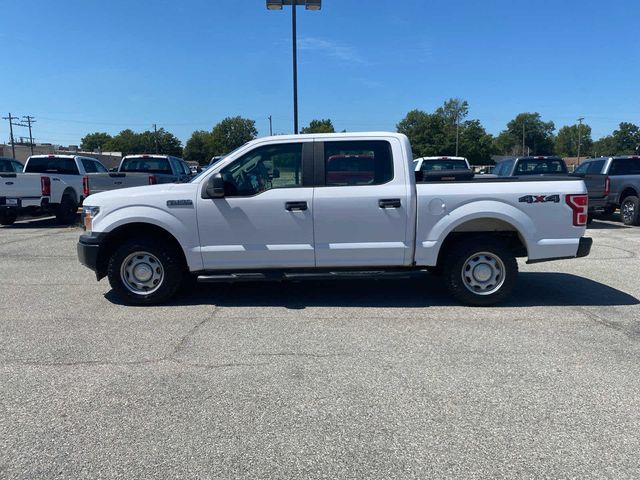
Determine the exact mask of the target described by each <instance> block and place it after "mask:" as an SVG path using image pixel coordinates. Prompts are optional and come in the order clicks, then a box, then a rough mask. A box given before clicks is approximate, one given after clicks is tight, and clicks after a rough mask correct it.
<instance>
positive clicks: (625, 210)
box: [620, 195, 640, 225]
mask: <svg viewBox="0 0 640 480" xmlns="http://www.w3.org/2000/svg"><path fill="white" fill-rule="evenodd" d="M620 215H621V216H622V223H624V224H625V225H640V199H639V198H638V197H636V196H634V195H630V196H628V197H626V198H625V199H624V200H623V201H622V204H621V205H620Z"/></svg>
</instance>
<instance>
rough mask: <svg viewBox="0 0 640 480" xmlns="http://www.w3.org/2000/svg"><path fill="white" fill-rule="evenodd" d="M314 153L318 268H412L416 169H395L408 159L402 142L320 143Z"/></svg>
mask: <svg viewBox="0 0 640 480" xmlns="http://www.w3.org/2000/svg"><path fill="white" fill-rule="evenodd" d="M314 147H315V148H314V154H315V155H314V157H315V172H314V174H315V184H316V188H315V192H314V199H313V209H314V231H315V249H316V266H317V267H366V266H389V267H392V266H402V265H406V264H407V262H410V259H411V258H412V254H411V252H410V250H411V242H410V240H409V239H408V238H407V235H408V229H407V227H408V215H409V213H408V212H409V205H410V202H409V200H410V197H409V195H410V189H409V186H408V183H407V181H406V178H407V175H408V174H409V168H410V166H409V164H408V163H407V162H404V161H402V162H400V161H399V162H395V163H394V158H398V159H400V158H403V154H402V148H401V145H400V142H399V140H397V139H395V138H389V139H387V140H379V139H375V140H372V139H366V138H363V139H362V140H339V139H337V140H333V139H330V140H324V141H319V140H316V142H315V146H314ZM405 163H407V164H406V165H405ZM411 174H413V173H411Z"/></svg>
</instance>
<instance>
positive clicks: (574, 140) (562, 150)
mask: <svg viewBox="0 0 640 480" xmlns="http://www.w3.org/2000/svg"><path fill="white" fill-rule="evenodd" d="M578 132H580V156H581V157H582V156H588V155H590V154H591V151H592V148H593V140H591V127H590V126H589V125H587V124H582V125H565V126H564V127H562V128H561V129H560V130H558V134H557V135H556V137H555V152H556V155H560V156H561V157H577V156H578Z"/></svg>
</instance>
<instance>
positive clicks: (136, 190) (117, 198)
mask: <svg viewBox="0 0 640 480" xmlns="http://www.w3.org/2000/svg"><path fill="white" fill-rule="evenodd" d="M197 187H198V186H197V184H192V183H163V184H160V185H145V186H143V187H130V188H121V189H119V190H112V191H110V192H102V193H96V194H94V195H90V196H88V197H87V198H86V200H85V201H84V205H88V206H96V207H102V206H109V207H119V206H124V205H129V204H143V205H144V204H154V203H156V202H157V201H158V200H161V199H162V197H167V198H169V197H170V196H171V195H174V196H175V195H176V194H182V195H188V194H192V193H193V192H194V191H196V190H197Z"/></svg>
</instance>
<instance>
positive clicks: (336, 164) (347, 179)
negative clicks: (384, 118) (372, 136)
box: [324, 140, 393, 187]
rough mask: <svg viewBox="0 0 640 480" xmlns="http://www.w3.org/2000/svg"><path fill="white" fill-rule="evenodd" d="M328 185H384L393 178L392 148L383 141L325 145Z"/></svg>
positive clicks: (329, 143)
mask: <svg viewBox="0 0 640 480" xmlns="http://www.w3.org/2000/svg"><path fill="white" fill-rule="evenodd" d="M324 162H325V181H326V185H327V186H331V187H336V186H346V185H381V184H383V183H387V182H389V181H391V179H393V157H392V155H391V145H390V144H389V142H386V141H384V140H362V141H359V140H356V141H348V142H325V144H324Z"/></svg>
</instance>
